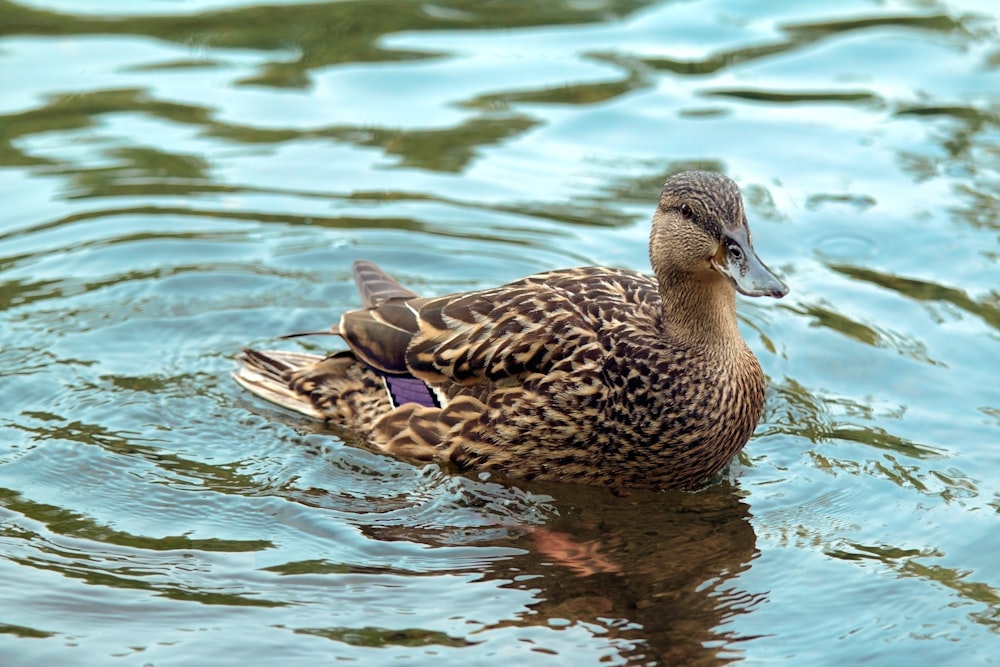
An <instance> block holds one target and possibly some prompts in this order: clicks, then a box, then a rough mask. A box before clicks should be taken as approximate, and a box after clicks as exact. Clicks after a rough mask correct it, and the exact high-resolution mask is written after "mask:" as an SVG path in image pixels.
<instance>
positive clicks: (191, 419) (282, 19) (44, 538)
mask: <svg viewBox="0 0 1000 667" xmlns="http://www.w3.org/2000/svg"><path fill="white" fill-rule="evenodd" d="M993 5H994V3H988V2H984V1H983V2H972V1H965V2H962V1H956V2H922V1H913V2H897V1H889V2H864V1H857V0H848V1H847V2H841V3H837V4H836V5H828V4H826V3H793V2H770V3H746V2H739V1H738V0H720V1H718V2H666V3H643V2H617V3H615V2H601V1H600V0H594V1H592V2H591V1H573V2H564V3H490V4H483V3H477V2H462V1H460V0H459V1H445V2H438V3H434V4H431V3H425V4H419V3H413V2H401V1H398V0H397V1H386V2H373V1H370V0H369V1H363V2H340V3H329V4H327V3H313V4H292V3H289V2H282V3H273V4H271V5H267V6H264V5H254V4H252V3H251V2H247V1H246V0H215V1H212V0H204V1H189V2H180V1H173V2H166V1H164V2H147V3H128V4H123V3H117V2H110V1H108V0H89V1H87V2H82V1H78V0H74V1H72V2H71V1H70V0H36V1H34V2H30V3H12V2H0V34H2V37H0V201H2V202H3V204H2V214H0V307H2V309H3V320H2V328H0V395H2V397H3V405H2V409H0V544H2V546H0V663H2V664H3V665H5V666H19V665H41V664H45V665H108V664H121V665H156V666H157V667H160V666H164V665H191V664H274V662H275V661H276V660H283V661H286V660H287V661H290V662H291V664H329V663H331V662H333V661H338V660H339V661H353V662H355V663H357V664H366V665H368V664H389V663H391V662H396V661H398V660H405V661H406V662H407V664H461V665H470V664H538V665H574V666H578V665H595V664H632V665H643V664H684V665H717V664H723V663H727V662H737V663H739V664H746V665H782V664H788V665H842V664H860V663H865V664H871V665H887V666H888V665H898V664H927V665H963V666H964V665H972V664H996V663H997V662H998V661H1000V659H998V658H997V655H998V653H1000V636H998V635H1000V566H998V561H997V553H998V552H1000V531H998V530H997V522H998V513H1000V482H998V480H1000V454H998V452H1000V448H998V447H997V444H998V436H1000V390H998V389H997V380H996V378H997V374H998V370H1000V363H998V361H997V359H998V356H1000V335H998V329H1000V292H998V288H997V285H998V284H1000V264H998V258H1000V246H998V242H997V240H998V230H1000V205H998V204H997V197H998V195H1000V129H998V119H1000V95H998V92H1000V77H998V69H1000V49H998V46H997V44H998V40H997V35H998V29H1000V12H998V11H997V9H996V8H995V7H994V6H993ZM692 166H697V167H702V168H709V169H715V170H719V171H723V172H725V173H727V174H729V175H730V176H732V177H733V178H735V179H736V180H737V181H738V182H739V184H740V185H741V187H742V188H743V190H744V193H745V195H746V198H747V202H748V211H749V215H750V218H751V225H752V228H753V230H754V235H755V236H754V238H755V241H756V245H757V249H758V251H759V253H760V255H761V257H762V258H763V259H764V261H766V262H767V263H768V264H769V265H770V266H772V267H773V268H775V269H776V270H778V271H779V272H780V273H781V274H782V275H783V276H784V277H785V278H786V280H787V282H788V283H789V284H790V286H791V288H792V294H791V295H790V296H789V297H787V298H786V299H785V300H783V301H781V302H774V301H767V302H764V301H763V300H761V301H757V300H746V299H742V300H741V303H740V309H741V317H742V323H743V325H744V332H745V335H746V337H747V340H748V342H749V343H750V345H751V346H752V347H753V349H754V350H755V352H756V353H757V355H758V357H759V358H760V360H761V363H762V365H763V366H764V369H765V371H766V373H767V374H768V377H769V378H770V381H771V389H770V391H769V395H768V402H767V409H766V414H765V417H764V420H763V421H762V423H761V425H760V428H759V430H758V432H757V434H756V437H755V438H754V439H753V440H752V441H751V442H750V444H749V446H748V447H747V449H746V450H745V451H744V453H743V454H742V455H741V456H740V458H739V459H738V460H737V461H736V462H735V463H734V464H733V466H732V467H731V469H730V471H729V472H728V474H727V476H726V478H725V479H723V480H721V481H720V482H719V483H717V484H715V485H713V486H711V487H710V488H708V489H706V490H704V491H702V492H700V493H696V494H684V493H661V494H654V493H632V494H630V495H628V496H624V497H618V496H615V495H612V494H610V493H608V492H607V491H603V490H598V489H588V488H577V487H571V486H566V485H527V484H510V483H508V482H503V481H501V480H498V479H490V478H480V477H478V476H476V475H469V476H459V475H456V474H454V473H452V472H450V471H448V470H445V469H441V468H439V467H437V466H427V467H423V468H420V467H416V466H412V465H409V464H407V463H403V462H400V461H396V460H394V459H391V458H387V457H385V456H381V455H379V454H376V453H372V452H370V451H368V450H366V449H364V448H363V447H360V446H358V443H355V442H345V441H344V440H343V439H341V438H340V437H338V435H337V434H335V433H333V432H331V431H329V430H327V429H325V428H324V427H323V426H321V425H316V424H309V423H304V422H303V421H301V420H299V419H298V418H296V417H295V416H293V415H289V414H286V413H283V412H282V411H280V410H277V409H274V408H271V407H268V406H266V405H264V404H262V403H260V402H259V401H256V400H254V399H253V398H252V397H249V396H247V395H246V394H245V393H242V392H241V391H240V390H239V389H238V388H237V386H236V385H235V384H234V383H233V382H232V381H231V380H230V378H229V376H228V373H229V371H230V370H231V369H232V367H233V365H232V357H233V356H234V354H235V353H236V352H237V351H238V350H239V349H240V347H241V346H244V345H247V344H254V345H274V344H276V343H275V341H274V337H275V336H277V335H279V334H282V333H286V332H292V331H299V330H309V329H316V328H323V327H326V326H327V325H328V324H329V323H330V322H332V321H333V320H334V319H335V318H336V316H337V314H338V313H339V312H340V311H341V310H343V309H345V308H349V307H354V306H356V305H357V300H356V296H355V295H354V293H353V285H352V284H351V281H350V275H349V270H350V263H351V262H352V261H353V260H354V259H359V258H366V259H371V260H374V261H376V262H378V263H380V264H381V265H383V266H384V267H386V268H387V269H389V270H391V271H392V272H393V273H395V274H396V275H398V276H399V277H400V278H401V279H402V280H403V281H404V282H405V283H407V284H410V285H412V286H414V287H415V288H417V289H419V290H420V291H422V292H425V293H427V294H441V293H447V292H450V291H455V290H460V289H471V288H476V287H483V286H488V285H493V284H496V283H499V282H502V281H505V280H511V279H514V278H518V277H520V276H522V275H524V274H527V273H530V272H534V271H538V270H545V269H551V268H558V267H564V266H573V265H579V264H591V263H599V264H607V265H613V266H625V267H631V268H646V267H647V259H646V246H645V238H646V234H647V231H648V221H649V217H650V215H651V212H652V206H653V204H654V202H655V198H656V194H657V192H658V189H659V186H660V184H661V183H662V181H663V179H664V178H665V176H666V175H667V174H669V173H673V172H675V171H677V170H679V169H682V168H686V167H692ZM330 343H331V341H330V340H327V339H314V340H305V341H302V342H301V345H302V346H304V347H305V348H306V349H311V350H321V349H325V348H324V346H325V345H327V344H330Z"/></svg>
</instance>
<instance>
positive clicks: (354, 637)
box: [295, 626, 476, 648]
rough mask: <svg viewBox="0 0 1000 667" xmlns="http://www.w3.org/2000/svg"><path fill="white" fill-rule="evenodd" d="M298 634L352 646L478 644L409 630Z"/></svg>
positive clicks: (321, 630) (330, 630) (301, 631)
mask: <svg viewBox="0 0 1000 667" xmlns="http://www.w3.org/2000/svg"><path fill="white" fill-rule="evenodd" d="M295 632H296V633H298V634H303V635H314V636H316V637H324V638H326V639H332V640H333V641H338V642H343V643H345V644H350V645H351V646H371V647H375V648H379V647H384V646H474V645H475V644H476V642H472V641H468V640H465V639H462V638H460V637H450V636H448V635H447V634H445V633H443V632H435V631H433V630H421V629H416V628H407V629H403V630H395V629H390V628H378V627H372V626H368V627H363V628H336V627H334V628H297V629H296V630H295Z"/></svg>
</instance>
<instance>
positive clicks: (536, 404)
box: [235, 172, 785, 488]
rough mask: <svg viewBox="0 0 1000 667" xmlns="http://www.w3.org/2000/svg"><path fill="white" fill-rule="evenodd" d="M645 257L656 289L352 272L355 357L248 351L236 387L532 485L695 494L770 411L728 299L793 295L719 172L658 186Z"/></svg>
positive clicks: (619, 273)
mask: <svg viewBox="0 0 1000 667" xmlns="http://www.w3.org/2000/svg"><path fill="white" fill-rule="evenodd" d="M744 239H745V242H744ZM734 243H736V244H739V243H742V244H743V246H745V247H743V246H741V248H740V249H739V250H740V251H741V252H737V251H735V250H733V249H732V247H731V246H732V244H734ZM733 253H737V254H735V255H734V254H733ZM650 255H651V261H652V264H653V268H654V271H655V274H656V277H655V278H650V277H648V276H646V275H643V274H641V273H638V272H635V271H628V270H620V269H608V268H597V267H588V268H576V269H567V270H561V271H552V272H549V273H543V274H538V275H534V276H529V277H527V278H524V279H522V280H520V281H517V282H513V283H510V284H508V285H504V286H501V287H497V288H494V289H488V290H482V291H477V292H470V293H462V294H452V295H447V296H442V297H437V298H421V297H419V296H417V295H416V294H415V293H414V292H412V291H410V290H408V289H406V288H405V287H403V286H402V285H400V284H399V283H398V282H397V281H395V280H394V279H393V278H391V277H390V276H388V275H387V274H385V273H384V272H383V271H382V270H381V269H379V268H378V267H377V266H375V265H374V264H371V263H369V262H358V263H356V264H355V278H356V281H357V283H358V287H359V291H360V293H361V295H362V301H363V304H364V307H363V308H362V309H359V310H355V311H349V312H347V313H345V314H344V315H343V316H342V318H341V321H340V324H339V326H338V327H336V328H335V329H334V332H335V333H338V334H340V335H341V336H342V337H343V338H344V340H345V341H346V342H347V343H348V346H349V350H347V351H344V352H339V353H337V354H334V355H332V356H330V357H326V358H321V357H318V356H314V355H307V354H302V353H292V352H280V351H267V352H259V351H256V350H246V351H245V352H244V354H243V355H242V356H241V357H240V361H241V367H240V369H239V370H238V371H237V373H236V374H235V377H236V379H237V380H238V381H239V382H240V383H241V384H242V385H243V386H245V387H246V388H248V389H249V390H250V391H253V392H254V393H256V394H258V395H260V396H262V397H263V398H266V399H268V400H270V401H272V402H275V403H278V404H280V405H283V406H285V407H288V408H290V409H293V410H297V411H299V412H302V413H304V414H306V415H309V416H312V417H315V418H321V419H327V420H330V421H331V422H334V423H336V424H339V425H341V426H343V427H346V428H347V429H350V430H353V431H356V432H358V433H360V434H362V435H364V436H365V437H366V438H367V439H368V440H369V441H370V442H371V443H372V444H374V445H375V446H377V447H379V448H381V449H383V450H385V451H388V452H391V453H393V454H396V455H398V456H402V457H405V458H410V459H417V460H431V459H440V460H448V461H451V462H452V463H454V464H456V465H457V466H459V467H460V468H463V469H496V470H501V471H503V472H504V473H506V474H508V475H510V476H513V477H519V478H524V479H548V480H564V481H572V482H578V483H586V484H596V485H603V486H613V487H647V488H666V487H679V488H694V487H697V486H698V485H700V484H702V483H704V482H705V480H706V479H707V478H709V477H710V476H711V475H713V474H714V473H716V472H718V471H719V470H720V469H722V468H723V467H724V466H725V465H726V464H727V463H728V462H729V461H730V459H731V458H732V457H733V455H735V454H736V452H738V451H739V450H740V449H741V448H742V447H743V446H744V445H745V444H746V442H747V441H748V439H749V438H750V435H751V434H752V432H753V430H754V428H755V427H756V425H757V422H758V420H759V418H760V414H761V411H762V407H763V402H764V388H765V382H764V375H763V372H762V371H761V368H760V365H759V364H758V362H757V360H756V358H755V357H754V355H753V353H752V352H751V351H750V349H749V348H748V347H747V346H746V344H745V343H744V342H743V340H742V338H741V337H740V334H739V330H738V328H737V325H736V315H735V297H734V295H735V290H734V287H735V288H738V289H740V291H744V292H745V293H749V294H753V295H762V294H768V295H771V296H781V295H783V294H784V293H785V288H784V285H783V284H781V283H780V281H778V280H777V278H774V277H773V276H772V275H771V274H770V273H769V272H767V269H766V267H763V265H762V264H760V265H759V266H760V267H761V268H762V269H763V271H764V272H765V273H763V274H758V273H753V272H754V271H757V270H758V269H756V268H755V267H756V265H755V264H753V262H752V261H751V260H749V259H747V257H750V258H752V260H755V261H756V262H759V260H757V259H756V255H755V254H754V253H753V249H752V246H751V245H750V237H749V229H748V228H747V227H746V220H745V216H744V214H743V206H742V200H741V198H740V196H739V191H738V189H737V188H736V186H735V184H733V183H732V181H730V180H729V179H727V178H725V177H723V176H720V175H718V174H710V173H705V172H686V173H685V174H681V175H679V176H675V177H673V178H672V179H670V180H668V181H667V183H666V185H665V186H664V190H663V193H662V194H661V198H660V205H659V207H658V209H657V212H656V214H655V215H654V221H653V231H652V234H651V240H650ZM740 257H742V258H743V260H744V264H745V266H744V264H741V263H740ZM748 275H749V276H750V277H747V276H748ZM755 280H756V281H758V282H753V281H755ZM769 280H773V282H770V281H769ZM751 283H752V284H751ZM748 285H750V286H749V287H748ZM387 374H388V375H400V376H411V377H414V378H418V379H420V380H422V381H424V382H425V383H426V384H427V385H428V386H429V387H430V388H431V390H432V391H434V392H435V394H436V395H437V396H438V397H439V401H440V407H437V406H427V405H421V404H419V403H404V404H402V405H399V406H398V407H396V406H394V405H393V403H392V401H391V400H390V398H389V394H388V392H387V391H386V384H385V381H384V376H385V375H387Z"/></svg>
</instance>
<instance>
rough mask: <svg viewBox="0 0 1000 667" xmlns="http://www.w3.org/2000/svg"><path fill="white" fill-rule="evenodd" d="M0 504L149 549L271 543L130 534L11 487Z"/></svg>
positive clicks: (266, 544) (79, 532) (72, 530)
mask: <svg viewBox="0 0 1000 667" xmlns="http://www.w3.org/2000/svg"><path fill="white" fill-rule="evenodd" d="M0 505H3V506H4V507H6V508H7V509H9V510H10V511H12V512H17V513H18V514H21V515H23V516H26V517H28V518H29V519H33V520H35V521H38V522H40V523H42V524H43V525H45V526H46V527H47V528H48V529H49V530H51V531H52V532H53V533H56V534H57V535H65V536H68V537H75V538H80V539H86V540H93V541H95V542H101V543H104V544H114V545H117V546H124V547H132V548H135V549H148V550H150V551H173V550H178V549H181V550H185V549H187V550H191V549H193V550H198V551H219V552H226V553H239V552H247V551H261V550H263V549H268V548H271V547H272V546H273V544H272V543H271V542H270V541H268V540H227V539H222V538H214V537H212V538H193V537H188V536H186V535H170V536H167V537H146V536H143V535H132V534H131V533H125V532H122V531H119V530H114V529H112V528H109V527H108V526H104V525H101V524H99V523H97V522H96V521H94V520H93V519H89V518H87V517H85V516H82V515H80V514H78V513H77V512H73V511H71V510H68V509H65V508H62V507H57V506H55V505H47V504H44V503H37V502H34V501H31V500H26V499H25V498H23V496H22V495H21V494H20V493H19V492H17V491H14V490H12V489H5V488H0Z"/></svg>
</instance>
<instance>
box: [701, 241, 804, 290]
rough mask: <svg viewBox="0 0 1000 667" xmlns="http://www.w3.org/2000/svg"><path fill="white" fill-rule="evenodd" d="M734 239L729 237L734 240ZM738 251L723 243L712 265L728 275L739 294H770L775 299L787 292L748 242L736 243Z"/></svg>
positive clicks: (786, 287) (786, 288)
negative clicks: (735, 251) (730, 249)
mask: <svg viewBox="0 0 1000 667" xmlns="http://www.w3.org/2000/svg"><path fill="white" fill-rule="evenodd" d="M735 240H736V239H730V241H735ZM737 246H738V248H739V252H737V253H735V254H734V253H733V252H730V251H729V249H728V248H727V247H726V245H725V244H723V248H722V249H721V250H720V252H719V256H718V257H715V258H713V260H712V265H713V266H714V267H715V268H716V270H718V271H719V272H720V273H721V274H722V275H724V276H726V277H728V278H729V279H730V280H731V281H732V282H733V285H734V286H735V287H736V290H737V291H738V292H739V293H740V294H745V295H747V296H772V297H774V298H776V299H780V298H781V297H783V296H785V295H786V294H788V286H787V285H785V283H784V282H782V281H781V279H780V278H778V276H776V275H774V273H772V272H771V269H769V268H767V266H766V265H765V264H764V262H762V261H760V257H758V256H757V253H756V252H754V249H753V246H751V245H750V244H749V243H748V242H746V241H744V242H743V243H737Z"/></svg>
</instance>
